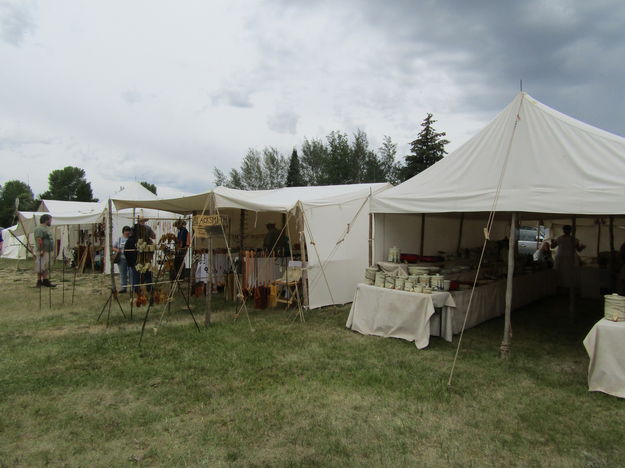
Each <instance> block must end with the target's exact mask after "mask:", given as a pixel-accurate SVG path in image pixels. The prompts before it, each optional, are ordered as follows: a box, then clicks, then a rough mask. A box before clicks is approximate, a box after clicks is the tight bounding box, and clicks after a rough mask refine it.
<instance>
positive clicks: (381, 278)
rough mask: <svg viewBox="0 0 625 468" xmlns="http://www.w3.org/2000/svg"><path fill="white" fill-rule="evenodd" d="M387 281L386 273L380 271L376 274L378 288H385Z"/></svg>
mask: <svg viewBox="0 0 625 468" xmlns="http://www.w3.org/2000/svg"><path fill="white" fill-rule="evenodd" d="M385 280H386V273H384V272H383V271H378V272H377V273H376V274H375V283H374V284H375V285H376V286H377V287H378V288H383V287H384V282H385Z"/></svg>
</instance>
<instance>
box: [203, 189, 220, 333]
mask: <svg viewBox="0 0 625 468" xmlns="http://www.w3.org/2000/svg"><path fill="white" fill-rule="evenodd" d="M209 196H210V197H211V200H210V201H209V206H208V214H209V215H211V216H213V215H214V214H215V197H214V195H213V194H212V193H211V194H210V195H209ZM220 218H221V216H220ZM218 222H221V219H219V221H218ZM207 264H208V278H207V280H208V284H207V285H206V296H205V297H206V310H205V312H204V326H205V327H208V326H210V324H211V313H212V309H213V233H212V231H211V230H210V229H209V230H208V259H207Z"/></svg>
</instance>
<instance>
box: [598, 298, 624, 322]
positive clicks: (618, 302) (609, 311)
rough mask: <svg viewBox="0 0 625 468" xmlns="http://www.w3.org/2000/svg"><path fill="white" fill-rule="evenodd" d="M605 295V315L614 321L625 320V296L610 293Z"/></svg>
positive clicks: (607, 318)
mask: <svg viewBox="0 0 625 468" xmlns="http://www.w3.org/2000/svg"><path fill="white" fill-rule="evenodd" d="M604 297H605V304H604V308H603V315H604V317H605V318H606V320H611V321H612V322H625V297H623V296H619V295H618V294H608V295H606V296H604Z"/></svg>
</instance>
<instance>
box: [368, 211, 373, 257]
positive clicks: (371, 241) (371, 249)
mask: <svg viewBox="0 0 625 468" xmlns="http://www.w3.org/2000/svg"><path fill="white" fill-rule="evenodd" d="M369 266H373V213H369Z"/></svg>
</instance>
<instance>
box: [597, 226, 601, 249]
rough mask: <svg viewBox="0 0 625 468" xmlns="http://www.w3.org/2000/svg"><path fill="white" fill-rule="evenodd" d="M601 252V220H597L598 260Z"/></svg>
mask: <svg viewBox="0 0 625 468" xmlns="http://www.w3.org/2000/svg"><path fill="white" fill-rule="evenodd" d="M599 252H601V218H597V258H599Z"/></svg>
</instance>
